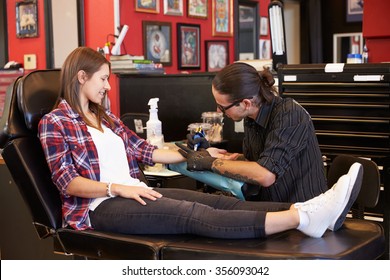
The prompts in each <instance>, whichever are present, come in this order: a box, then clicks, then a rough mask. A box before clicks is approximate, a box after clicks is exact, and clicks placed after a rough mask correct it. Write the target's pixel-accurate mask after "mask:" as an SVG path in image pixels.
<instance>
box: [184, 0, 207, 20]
mask: <svg viewBox="0 0 390 280" xmlns="http://www.w3.org/2000/svg"><path fill="white" fill-rule="evenodd" d="M187 14H188V16H189V17H193V18H201V19H207V15H208V0H188V6H187Z"/></svg>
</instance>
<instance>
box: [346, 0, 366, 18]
mask: <svg viewBox="0 0 390 280" xmlns="http://www.w3.org/2000/svg"><path fill="white" fill-rule="evenodd" d="M346 1H347V22H355V21H362V20H363V3H364V1H362V0H346Z"/></svg>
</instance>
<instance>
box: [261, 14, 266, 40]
mask: <svg viewBox="0 0 390 280" xmlns="http://www.w3.org/2000/svg"><path fill="white" fill-rule="evenodd" d="M260 35H261V36H267V35H268V18H267V17H261V18H260Z"/></svg>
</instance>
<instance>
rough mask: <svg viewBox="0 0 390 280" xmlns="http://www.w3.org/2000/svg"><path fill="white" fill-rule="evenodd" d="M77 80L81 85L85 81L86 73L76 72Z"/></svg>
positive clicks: (82, 71)
mask: <svg viewBox="0 0 390 280" xmlns="http://www.w3.org/2000/svg"><path fill="white" fill-rule="evenodd" d="M77 80H78V81H79V83H80V84H82V85H83V84H84V83H85V82H86V81H87V73H85V71H84V70H80V71H79V72H77Z"/></svg>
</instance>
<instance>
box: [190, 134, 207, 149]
mask: <svg viewBox="0 0 390 280" xmlns="http://www.w3.org/2000/svg"><path fill="white" fill-rule="evenodd" d="M194 136H195V134H191V133H188V134H187V146H188V147H189V148H190V149H191V150H194V147H195V145H198V148H197V149H198V150H200V149H207V148H210V143H209V141H207V139H206V138H205V137H194ZM194 138H195V139H194Z"/></svg>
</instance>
